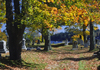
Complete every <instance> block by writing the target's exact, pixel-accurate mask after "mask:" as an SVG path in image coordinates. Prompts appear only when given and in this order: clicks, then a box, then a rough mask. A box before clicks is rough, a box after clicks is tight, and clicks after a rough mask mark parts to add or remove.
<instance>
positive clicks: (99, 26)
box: [1, 24, 100, 33]
mask: <svg viewBox="0 0 100 70" xmlns="http://www.w3.org/2000/svg"><path fill="white" fill-rule="evenodd" d="M5 26H6V24H3V26H2V28H1V31H3V30H5V29H6V27H5ZM97 26H98V28H99V29H100V25H97ZM65 27H66V26H62V29H61V30H58V31H57V33H60V32H63V33H64V32H65V30H64V28H65Z"/></svg>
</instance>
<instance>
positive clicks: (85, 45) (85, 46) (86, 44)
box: [84, 40, 89, 48]
mask: <svg viewBox="0 0 100 70" xmlns="http://www.w3.org/2000/svg"><path fill="white" fill-rule="evenodd" d="M88 46H89V44H88V41H87V40H86V42H85V43H84V48H87V47H88Z"/></svg>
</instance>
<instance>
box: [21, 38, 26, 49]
mask: <svg viewBox="0 0 100 70" xmlns="http://www.w3.org/2000/svg"><path fill="white" fill-rule="evenodd" d="M25 41H26V40H25V39H24V38H23V40H22V49H23V50H27V48H26V45H25Z"/></svg>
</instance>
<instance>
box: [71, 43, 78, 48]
mask: <svg viewBox="0 0 100 70" xmlns="http://www.w3.org/2000/svg"><path fill="white" fill-rule="evenodd" d="M77 48H78V42H77V41H74V43H73V48H72V50H77Z"/></svg>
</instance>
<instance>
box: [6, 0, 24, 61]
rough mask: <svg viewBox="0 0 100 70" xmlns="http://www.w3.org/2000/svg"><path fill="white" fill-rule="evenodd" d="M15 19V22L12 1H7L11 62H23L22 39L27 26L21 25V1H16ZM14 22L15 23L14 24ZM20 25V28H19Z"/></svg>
mask: <svg viewBox="0 0 100 70" xmlns="http://www.w3.org/2000/svg"><path fill="white" fill-rule="evenodd" d="M14 8H15V19H14V21H13V12H12V0H6V18H7V19H8V20H6V29H7V33H8V35H9V53H10V59H11V60H18V61H21V49H22V38H23V33H24V29H25V25H21V21H20V20H21V19H20V17H21V16H20V7H19V0H14ZM12 22H13V23H12ZM18 25H19V26H20V28H18Z"/></svg>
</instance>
